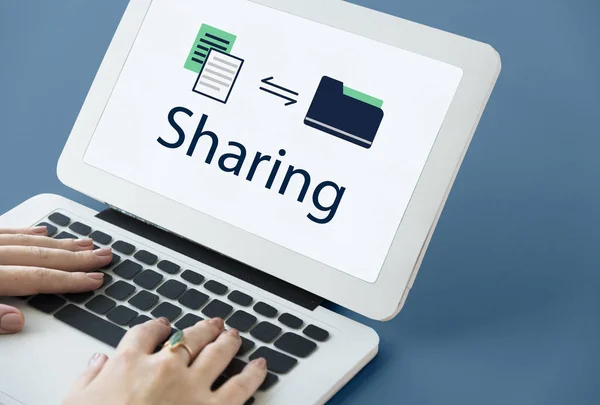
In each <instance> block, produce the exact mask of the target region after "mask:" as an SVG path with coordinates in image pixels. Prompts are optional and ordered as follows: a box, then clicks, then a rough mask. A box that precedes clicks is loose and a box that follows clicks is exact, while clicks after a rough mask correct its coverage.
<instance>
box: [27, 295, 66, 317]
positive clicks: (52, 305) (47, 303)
mask: <svg viewBox="0 0 600 405" xmlns="http://www.w3.org/2000/svg"><path fill="white" fill-rule="evenodd" d="M66 303H67V301H66V300H65V299H64V298H61V297H59V296H58V295H54V294H40V295H36V296H35V297H33V298H32V299H31V300H29V305H31V306H32V307H34V308H35V309H39V310H40V311H42V312H45V313H47V314H51V313H52V312H54V311H56V310H57V309H58V308H60V307H62V306H63V305H65V304H66Z"/></svg>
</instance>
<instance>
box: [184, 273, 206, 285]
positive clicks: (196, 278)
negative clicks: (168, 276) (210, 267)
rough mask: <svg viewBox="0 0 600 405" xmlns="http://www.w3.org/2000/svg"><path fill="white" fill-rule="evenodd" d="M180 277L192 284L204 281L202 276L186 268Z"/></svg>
mask: <svg viewBox="0 0 600 405" xmlns="http://www.w3.org/2000/svg"><path fill="white" fill-rule="evenodd" d="M181 278H182V279H184V280H185V281H188V282H190V283H192V284H194V285H200V284H202V283H203V282H204V276H203V275H201V274H198V273H196V272H195V271H192V270H186V271H184V272H183V273H181Z"/></svg>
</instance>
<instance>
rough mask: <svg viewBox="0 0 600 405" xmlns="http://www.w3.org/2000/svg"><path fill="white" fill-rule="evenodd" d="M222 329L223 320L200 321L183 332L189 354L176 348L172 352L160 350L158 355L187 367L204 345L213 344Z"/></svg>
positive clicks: (182, 349)
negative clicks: (172, 359) (175, 360)
mask: <svg viewBox="0 0 600 405" xmlns="http://www.w3.org/2000/svg"><path fill="white" fill-rule="evenodd" d="M224 327H225V326H224V323H223V320H222V319H220V318H214V319H210V320H205V321H200V322H198V323H197V324H196V325H194V326H192V327H190V328H187V329H185V330H184V331H183V340H184V342H185V344H186V345H187V347H188V348H189V350H190V351H191V353H188V351H187V350H185V349H184V348H176V349H175V350H174V351H171V350H161V351H160V353H159V354H158V355H159V356H163V357H165V356H166V357H169V358H174V359H177V361H181V362H182V363H183V364H185V365H186V366H187V365H188V364H190V362H191V361H192V360H194V359H195V358H196V357H197V356H198V353H200V352H201V351H202V349H204V348H205V347H206V345H208V344H209V343H211V342H213V341H214V340H215V339H216V338H217V337H218V336H219V334H220V333H221V332H222V331H223V328H224ZM190 355H191V357H190Z"/></svg>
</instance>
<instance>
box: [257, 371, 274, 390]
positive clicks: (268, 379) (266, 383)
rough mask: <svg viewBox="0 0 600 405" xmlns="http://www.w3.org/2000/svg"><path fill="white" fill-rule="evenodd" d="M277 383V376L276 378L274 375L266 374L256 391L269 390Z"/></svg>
mask: <svg viewBox="0 0 600 405" xmlns="http://www.w3.org/2000/svg"><path fill="white" fill-rule="evenodd" d="M278 382H279V377H278V376H276V375H275V374H272V373H267V377H266V378H265V381H263V383H262V384H261V386H260V387H258V390H259V391H267V390H268V389H269V388H271V387H272V386H274V385H275V384H277V383H278Z"/></svg>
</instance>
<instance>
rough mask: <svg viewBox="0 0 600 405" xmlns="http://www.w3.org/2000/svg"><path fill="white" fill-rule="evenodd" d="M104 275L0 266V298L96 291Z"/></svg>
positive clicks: (41, 268)
mask: <svg viewBox="0 0 600 405" xmlns="http://www.w3.org/2000/svg"><path fill="white" fill-rule="evenodd" d="M103 280H104V273H82V272H77V273H76V272H73V273H67V272H65V271H59V270H52V269H46V268H43V267H24V266H0V296H14V297H19V296H25V295H33V294H62V293H77V292H85V291H92V290H97V289H98V288H100V286H101V285H102V281H103Z"/></svg>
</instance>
